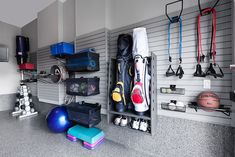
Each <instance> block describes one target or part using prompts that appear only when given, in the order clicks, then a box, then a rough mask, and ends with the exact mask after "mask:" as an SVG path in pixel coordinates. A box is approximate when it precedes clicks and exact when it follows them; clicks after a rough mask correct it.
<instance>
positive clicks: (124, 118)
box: [120, 117, 128, 127]
mask: <svg viewBox="0 0 235 157" xmlns="http://www.w3.org/2000/svg"><path fill="white" fill-rule="evenodd" d="M127 124H128V119H127V117H122V119H121V123H120V126H122V127H124V126H127Z"/></svg>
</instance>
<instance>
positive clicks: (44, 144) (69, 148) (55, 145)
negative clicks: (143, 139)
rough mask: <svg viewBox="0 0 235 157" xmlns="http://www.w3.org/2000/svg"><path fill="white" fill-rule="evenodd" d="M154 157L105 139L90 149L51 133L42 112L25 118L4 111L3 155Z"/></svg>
mask: <svg viewBox="0 0 235 157" xmlns="http://www.w3.org/2000/svg"><path fill="white" fill-rule="evenodd" d="M75 156H76V157H88V156H89V157H90V156H94V157H131V156H134V157H150V156H149V155H147V154H143V153H140V152H137V151H135V150H132V149H130V148H126V147H125V146H124V145H121V144H118V143H115V142H113V141H111V140H107V139H106V140H105V142H104V143H103V144H102V145H100V146H99V147H98V148H97V149H95V150H87V149H85V148H83V147H82V144H81V142H76V143H73V142H70V141H69V140H67V139H66V136H65V134H54V133H51V132H50V131H49V130H48V129H47V127H46V122H45V115H44V114H40V115H39V116H37V117H32V118H28V119H24V120H19V119H16V118H14V117H11V116H10V115H9V112H6V111H4V112H0V157H75Z"/></svg>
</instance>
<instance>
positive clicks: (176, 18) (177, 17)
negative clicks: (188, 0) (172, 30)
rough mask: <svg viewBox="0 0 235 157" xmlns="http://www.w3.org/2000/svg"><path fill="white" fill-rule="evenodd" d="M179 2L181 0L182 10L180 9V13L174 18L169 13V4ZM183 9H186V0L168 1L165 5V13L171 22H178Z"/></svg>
mask: <svg viewBox="0 0 235 157" xmlns="http://www.w3.org/2000/svg"><path fill="white" fill-rule="evenodd" d="M178 2H181V10H180V14H179V15H178V16H174V17H173V18H170V16H169V15H168V9H167V8H168V6H169V5H172V4H175V3H178ZM183 9H184V1H183V0H177V1H174V2H171V3H168V4H166V5H165V14H166V16H167V18H168V19H169V20H170V22H171V23H175V22H178V21H179V19H180V17H181V15H182V12H183Z"/></svg>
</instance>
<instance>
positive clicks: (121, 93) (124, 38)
mask: <svg viewBox="0 0 235 157" xmlns="http://www.w3.org/2000/svg"><path fill="white" fill-rule="evenodd" d="M117 46H118V52H117V65H116V66H117V68H116V69H117V74H116V81H117V82H116V85H115V88H114V90H113V91H112V99H113V101H114V102H115V109H116V111H117V112H124V111H125V110H126V109H133V104H132V102H131V98H130V97H131V89H132V87H133V85H132V84H133V80H132V78H133V76H132V73H133V72H132V71H133V57H132V46H133V40H132V36H131V35H129V34H121V35H119V36H118V41H117Z"/></svg>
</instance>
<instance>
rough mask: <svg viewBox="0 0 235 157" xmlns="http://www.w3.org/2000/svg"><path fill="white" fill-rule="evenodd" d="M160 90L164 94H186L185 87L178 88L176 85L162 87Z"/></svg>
mask: <svg viewBox="0 0 235 157" xmlns="http://www.w3.org/2000/svg"><path fill="white" fill-rule="evenodd" d="M160 92H161V93H162V94H180V95H184V94H185V89H184V88H176V85H170V87H161V88H160Z"/></svg>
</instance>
